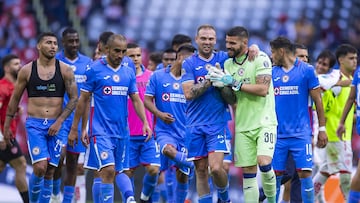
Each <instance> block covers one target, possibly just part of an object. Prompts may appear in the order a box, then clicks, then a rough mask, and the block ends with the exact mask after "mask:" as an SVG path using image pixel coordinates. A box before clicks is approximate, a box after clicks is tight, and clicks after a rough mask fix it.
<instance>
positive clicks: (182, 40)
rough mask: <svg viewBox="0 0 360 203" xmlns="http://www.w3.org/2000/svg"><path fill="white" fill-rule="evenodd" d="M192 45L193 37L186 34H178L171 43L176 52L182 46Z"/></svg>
mask: <svg viewBox="0 0 360 203" xmlns="http://www.w3.org/2000/svg"><path fill="white" fill-rule="evenodd" d="M191 43H192V40H191V37H189V36H187V35H184V34H176V35H174V37H173V39H172V41H171V47H172V49H174V50H175V51H178V49H179V47H181V46H182V45H185V44H187V45H191Z"/></svg>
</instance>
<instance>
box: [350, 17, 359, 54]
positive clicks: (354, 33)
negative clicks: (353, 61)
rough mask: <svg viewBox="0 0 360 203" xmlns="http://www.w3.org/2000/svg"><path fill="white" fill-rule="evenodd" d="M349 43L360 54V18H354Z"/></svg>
mask: <svg viewBox="0 0 360 203" xmlns="http://www.w3.org/2000/svg"><path fill="white" fill-rule="evenodd" d="M348 38H349V43H350V44H352V45H353V46H355V47H356V49H357V50H358V52H360V16H358V17H354V18H353V23H352V24H351V25H350V27H349V32H348Z"/></svg>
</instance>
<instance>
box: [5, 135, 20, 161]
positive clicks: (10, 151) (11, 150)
mask: <svg viewBox="0 0 360 203" xmlns="http://www.w3.org/2000/svg"><path fill="white" fill-rule="evenodd" d="M12 144H13V145H12V146H9V145H7V146H6V149H5V150H0V160H1V161H3V162H5V163H9V162H10V161H12V160H14V159H17V158H19V157H21V156H22V155H23V153H22V152H21V149H20V146H19V143H18V142H17V141H16V140H15V139H14V140H13V141H12Z"/></svg>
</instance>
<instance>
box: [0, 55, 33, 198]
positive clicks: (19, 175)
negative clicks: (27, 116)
mask: <svg viewBox="0 0 360 203" xmlns="http://www.w3.org/2000/svg"><path fill="white" fill-rule="evenodd" d="M2 67H3V69H4V77H3V78H2V79H1V80H0V86H1V89H0V127H1V128H0V173H1V172H2V171H3V170H4V169H5V167H6V164H7V163H9V164H10V166H11V167H12V168H14V169H15V185H16V188H17V189H18V191H19V193H20V196H21V198H22V200H23V202H24V203H28V202H29V194H28V186H27V182H26V160H25V157H24V155H23V154H22V152H21V149H20V146H19V143H18V142H17V141H16V139H15V135H16V128H17V125H18V123H19V121H20V115H19V114H20V112H19V111H17V112H16V115H15V117H14V119H13V120H12V121H11V124H10V130H11V133H12V135H13V136H14V137H12V138H11V142H12V146H9V145H6V143H5V141H4V137H3V132H4V122H5V117H6V108H7V107H8V105H9V101H10V97H11V95H12V93H13V91H14V85H15V81H16V78H17V75H18V72H19V70H20V68H21V62H20V59H19V57H18V56H16V55H13V54H9V55H6V56H4V58H3V59H2Z"/></svg>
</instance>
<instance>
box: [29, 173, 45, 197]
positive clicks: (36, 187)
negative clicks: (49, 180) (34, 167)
mask: <svg viewBox="0 0 360 203" xmlns="http://www.w3.org/2000/svg"><path fill="white" fill-rule="evenodd" d="M43 186H44V177H38V176H36V175H35V174H34V173H33V174H31V177H30V180H29V200H30V202H38V201H39V195H40V192H41V190H42V188H43Z"/></svg>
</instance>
